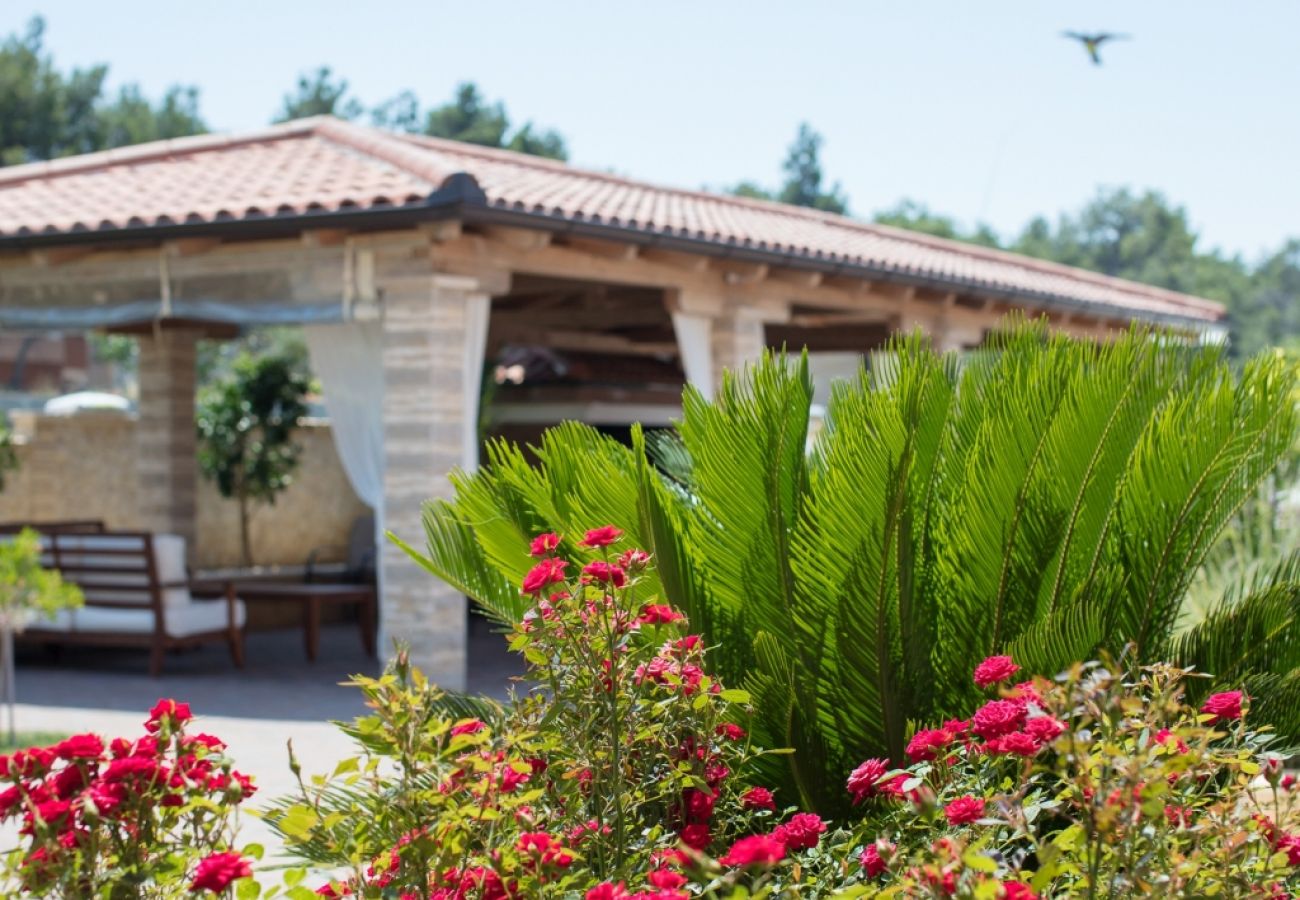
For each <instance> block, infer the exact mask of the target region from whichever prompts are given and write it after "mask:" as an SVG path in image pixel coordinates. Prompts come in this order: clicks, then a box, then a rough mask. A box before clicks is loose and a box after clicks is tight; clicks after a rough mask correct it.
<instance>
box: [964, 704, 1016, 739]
mask: <svg viewBox="0 0 1300 900" xmlns="http://www.w3.org/2000/svg"><path fill="white" fill-rule="evenodd" d="M1024 720H1025V710H1024V708H1023V707H1021V706H1020V705H1019V704H1018V703H1013V702H1012V701H1010V700H990V701H989V702H988V703H985V704H984V705H983V706H981V707H980V708H979V709H978V710H976V711H975V716H974V718H972V719H971V730H972V731H974V732H975V733H976V734H978V735H979V736H980V737H982V738H984V739H985V740H988V739H989V738H995V737H1001V736H1002V735H1004V734H1010V733H1011V732H1013V731H1019V730H1020V726H1021V724H1022V723H1023V722H1024Z"/></svg>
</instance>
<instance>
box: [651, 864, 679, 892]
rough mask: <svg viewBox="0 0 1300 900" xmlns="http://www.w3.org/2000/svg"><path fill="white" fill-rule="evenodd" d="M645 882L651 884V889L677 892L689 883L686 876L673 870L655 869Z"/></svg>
mask: <svg viewBox="0 0 1300 900" xmlns="http://www.w3.org/2000/svg"><path fill="white" fill-rule="evenodd" d="M645 880H646V881H648V882H650V886H651V887H657V888H659V890H661V891H675V890H677V889H678V888H680V887H682V886H683V885H684V884H686V881H687V879H686V876H685V875H682V874H681V873H680V872H674V871H673V870H672V869H655V870H654V871H653V872H651V873H650V874H649V875H647V876H646V877H645Z"/></svg>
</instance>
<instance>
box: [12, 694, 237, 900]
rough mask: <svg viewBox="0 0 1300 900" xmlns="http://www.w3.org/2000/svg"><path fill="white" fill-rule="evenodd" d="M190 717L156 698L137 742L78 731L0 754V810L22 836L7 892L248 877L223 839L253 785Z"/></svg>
mask: <svg viewBox="0 0 1300 900" xmlns="http://www.w3.org/2000/svg"><path fill="white" fill-rule="evenodd" d="M190 720H191V712H190V708H189V706H187V705H186V704H184V703H178V702H176V701H174V700H159V701H158V704H157V705H156V706H155V707H154V708H153V710H152V711H151V712H150V715H149V719H148V720H147V721H146V722H145V733H144V734H143V735H141V736H139V737H138V738H136V739H134V740H127V739H125V738H116V739H113V740H111V741H107V742H106V741H105V740H104V739H103V738H101V737H99V736H98V735H94V734H78V735H74V736H72V737H69V738H67V739H66V740H63V741H60V742H59V743H57V744H54V745H52V746H49V747H33V748H30V749H27V750H20V751H18V752H16V753H14V754H13V755H11V756H0V783H3V784H4V785H7V787H6V788H5V789H4V790H3V791H0V816H2V817H3V818H4V819H5V820H7V821H13V820H16V821H17V822H18V825H19V829H18V830H19V836H20V838H21V846H19V847H18V848H17V849H14V850H13V851H11V852H10V853H9V854H8V855H7V856H6V857H5V860H4V879H5V884H6V889H7V891H9V892H11V893H10V895H13V894H19V895H28V896H34V897H64V898H119V897H121V898H135V897H150V898H167V897H182V896H193V895H207V896H212V895H227V894H228V893H229V892H230V891H231V890H232V888H233V886H234V885H235V884H236V883H237V882H239V881H240V880H241V879H248V878H249V876H251V875H252V869H251V863H250V860H249V859H248V858H247V857H246V856H245V855H244V854H241V853H239V852H236V851H234V850H232V849H231V848H232V847H233V846H234V836H235V829H236V825H237V810H238V808H239V806H240V804H241V803H242V802H243V801H245V800H246V799H247V798H248V797H250V796H252V794H253V793H254V791H255V788H254V786H253V783H252V781H251V779H249V778H248V777H246V776H245V775H243V774H241V773H240V772H239V771H238V770H236V769H235V768H234V766H233V763H232V761H231V760H230V758H229V757H228V756H226V754H225V749H226V745H225V744H224V743H223V742H222V741H221V740H220V739H219V738H216V737H213V736H212V735H209V734H202V733H191V732H190V731H189V730H188V725H189V722H190ZM254 852H256V851H254Z"/></svg>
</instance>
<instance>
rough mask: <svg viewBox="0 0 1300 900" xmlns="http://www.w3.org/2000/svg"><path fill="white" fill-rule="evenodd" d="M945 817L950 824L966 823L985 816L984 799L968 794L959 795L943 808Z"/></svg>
mask: <svg viewBox="0 0 1300 900" xmlns="http://www.w3.org/2000/svg"><path fill="white" fill-rule="evenodd" d="M943 815H944V818H946V819H947V820H948V824H949V825H965V824H967V823H968V822H974V821H975V820H976V819H980V818H983V816H984V801H983V800H981V799H980V798H978V797H972V796H971V795H970V794H967V795H966V796H964V797H958V798H957V799H956V800H953V801H952V802H951V803H949V804H948V805H947V806H945V807H944V808H943Z"/></svg>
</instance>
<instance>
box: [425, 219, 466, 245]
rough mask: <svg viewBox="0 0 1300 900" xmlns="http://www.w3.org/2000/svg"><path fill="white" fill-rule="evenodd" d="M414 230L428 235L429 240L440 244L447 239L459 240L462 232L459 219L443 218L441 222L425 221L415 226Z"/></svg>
mask: <svg viewBox="0 0 1300 900" xmlns="http://www.w3.org/2000/svg"><path fill="white" fill-rule="evenodd" d="M416 230H417V231H419V232H421V233H423V234H426V235H428V236H429V240H431V241H433V242H434V243H435V244H442V243H445V242H447V241H455V240H459V239H460V236H461V235H462V234H464V229H463V228H462V227H461V224H460V220H459V219H444V220H443V221H441V222H425V223H424V224H423V225H419V226H417V227H416Z"/></svg>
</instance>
